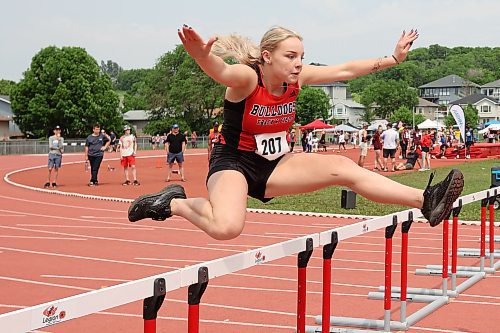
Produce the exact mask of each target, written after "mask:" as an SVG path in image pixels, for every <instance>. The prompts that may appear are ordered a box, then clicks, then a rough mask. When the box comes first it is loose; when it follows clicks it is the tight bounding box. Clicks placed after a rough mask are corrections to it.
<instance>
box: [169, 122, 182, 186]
mask: <svg viewBox="0 0 500 333" xmlns="http://www.w3.org/2000/svg"><path fill="white" fill-rule="evenodd" d="M186 146H187V140H186V136H185V135H184V134H183V133H180V132H179V125H177V124H174V125H173V126H172V132H171V133H170V134H169V135H168V136H167V140H166V142H165V150H166V151H167V163H168V176H167V182H169V181H170V176H171V174H172V166H173V165H174V162H175V161H177V164H178V165H179V174H180V176H181V181H183V182H185V181H186V179H185V178H184V168H183V163H184V152H185V151H186Z"/></svg>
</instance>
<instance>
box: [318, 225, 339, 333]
mask: <svg viewBox="0 0 500 333" xmlns="http://www.w3.org/2000/svg"><path fill="white" fill-rule="evenodd" d="M338 243H339V236H338V234H337V232H336V231H334V232H332V241H331V243H330V244H326V245H325V246H323V307H322V311H321V316H322V318H330V292H331V285H332V257H333V253H334V252H335V249H336V248H337V244H338ZM329 332H330V321H329V320H323V321H322V323H321V333H329Z"/></svg>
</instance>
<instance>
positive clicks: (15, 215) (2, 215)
mask: <svg viewBox="0 0 500 333" xmlns="http://www.w3.org/2000/svg"><path fill="white" fill-rule="evenodd" d="M0 217H26V215H21V214H0Z"/></svg>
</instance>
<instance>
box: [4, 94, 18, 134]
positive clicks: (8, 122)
mask: <svg viewBox="0 0 500 333" xmlns="http://www.w3.org/2000/svg"><path fill="white" fill-rule="evenodd" d="M21 136H23V133H22V132H21V130H20V129H19V127H18V126H17V125H16V123H15V122H14V113H13V112H12V108H11V106H10V98H9V96H3V95H0V140H8V139H9V138H10V137H21Z"/></svg>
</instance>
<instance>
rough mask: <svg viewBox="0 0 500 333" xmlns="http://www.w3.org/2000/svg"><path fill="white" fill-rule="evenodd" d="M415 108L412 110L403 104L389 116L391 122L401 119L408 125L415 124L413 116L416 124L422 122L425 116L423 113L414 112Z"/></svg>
mask: <svg viewBox="0 0 500 333" xmlns="http://www.w3.org/2000/svg"><path fill="white" fill-rule="evenodd" d="M412 110H413V108H412V109H411V110H410V109H409V108H408V107H406V106H401V107H400V108H399V109H397V110H396V112H394V113H393V114H392V115H391V117H390V118H389V121H390V122H391V123H397V122H399V121H402V122H403V123H405V124H408V125H413V119H414V118H413V117H415V124H416V125H417V124H420V123H422V122H424V121H425V117H424V116H423V115H422V114H415V115H414V114H413V113H414V112H413V111H412Z"/></svg>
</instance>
